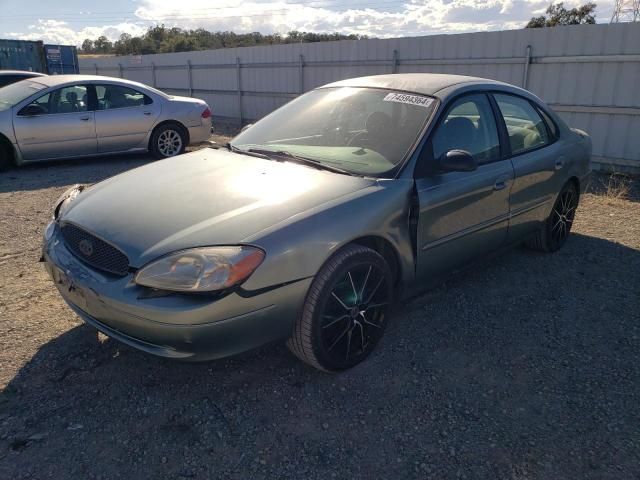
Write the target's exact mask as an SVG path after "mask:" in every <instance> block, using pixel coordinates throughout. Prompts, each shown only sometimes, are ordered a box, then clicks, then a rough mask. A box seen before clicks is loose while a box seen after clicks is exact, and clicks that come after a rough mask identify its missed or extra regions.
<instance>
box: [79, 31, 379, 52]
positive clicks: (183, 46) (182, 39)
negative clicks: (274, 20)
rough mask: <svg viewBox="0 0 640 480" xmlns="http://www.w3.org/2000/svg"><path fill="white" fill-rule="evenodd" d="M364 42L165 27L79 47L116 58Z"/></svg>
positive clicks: (301, 34)
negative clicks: (265, 46)
mask: <svg viewBox="0 0 640 480" xmlns="http://www.w3.org/2000/svg"><path fill="white" fill-rule="evenodd" d="M360 38H367V37H366V36H360V35H343V34H340V33H313V32H298V31H292V32H289V33H288V34H287V35H285V36H282V35H280V34H277V33H276V34H271V35H264V34H262V33H260V32H251V33H240V34H238V33H234V32H228V31H226V32H209V31H207V30H205V29H203V28H199V29H197V30H183V29H181V28H177V27H173V28H167V27H165V26H164V25H156V26H154V27H150V28H149V29H148V30H147V31H146V32H145V33H144V34H143V35H141V36H138V37H132V36H131V35H129V34H128V33H123V34H122V35H120V38H119V39H118V40H116V41H115V43H113V44H112V43H111V42H110V41H109V39H108V38H107V37H105V36H101V37H99V38H97V39H95V40H91V39H86V40H85V41H84V42H83V43H82V51H83V52H84V53H115V54H116V55H142V54H150V53H166V52H189V51H193V50H213V49H217V48H232V47H247V46H253V45H280V44H284V43H307V42H327V41H331V40H345V39H349V40H357V39H360Z"/></svg>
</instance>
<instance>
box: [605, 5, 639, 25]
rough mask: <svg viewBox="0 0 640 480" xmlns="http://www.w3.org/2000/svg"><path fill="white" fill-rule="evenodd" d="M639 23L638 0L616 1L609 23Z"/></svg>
mask: <svg viewBox="0 0 640 480" xmlns="http://www.w3.org/2000/svg"><path fill="white" fill-rule="evenodd" d="M621 22H640V0H616V6H615V8H614V10H613V15H612V16H611V23H621Z"/></svg>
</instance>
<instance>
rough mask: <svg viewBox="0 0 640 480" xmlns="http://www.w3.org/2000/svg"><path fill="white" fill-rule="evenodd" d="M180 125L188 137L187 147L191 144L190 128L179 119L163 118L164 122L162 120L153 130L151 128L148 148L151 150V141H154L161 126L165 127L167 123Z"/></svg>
mask: <svg viewBox="0 0 640 480" xmlns="http://www.w3.org/2000/svg"><path fill="white" fill-rule="evenodd" d="M171 124H173V125H178V127H180V128H181V129H182V131H183V133H184V135H185V137H186V142H185V147H187V146H188V145H189V142H190V139H189V129H188V128H187V127H186V126H185V125H184V124H183V123H182V122H180V121H179V120H163V121H162V122H160V123H159V124H158V125H156V126H155V127H153V130H151V134H150V135H149V142H148V144H147V148H148V149H149V151H151V148H152V146H151V142H152V141H153V136H154V135H155V133H156V131H157V130H158V129H159V128H161V127H164V126H165V125H171Z"/></svg>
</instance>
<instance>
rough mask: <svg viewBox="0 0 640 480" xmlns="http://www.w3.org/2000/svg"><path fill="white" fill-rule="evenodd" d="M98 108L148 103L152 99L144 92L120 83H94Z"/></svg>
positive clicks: (127, 106)
mask: <svg viewBox="0 0 640 480" xmlns="http://www.w3.org/2000/svg"><path fill="white" fill-rule="evenodd" d="M96 95H97V97H98V110H113V109H116V108H131V107H140V106H143V105H150V104H151V103H153V100H151V98H150V97H149V96H147V95H145V94H144V93H141V92H139V91H137V90H134V89H133V88H129V87H125V86H122V85H96Z"/></svg>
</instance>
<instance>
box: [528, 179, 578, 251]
mask: <svg viewBox="0 0 640 480" xmlns="http://www.w3.org/2000/svg"><path fill="white" fill-rule="evenodd" d="M578 200H579V194H578V189H577V188H576V186H575V184H574V183H573V182H567V183H566V184H565V185H564V187H562V190H560V193H559V194H558V197H557V198H556V202H555V204H554V205H553V209H552V210H551V213H550V214H549V218H547V220H546V221H545V222H544V225H543V227H542V228H541V229H540V230H538V231H537V232H536V234H535V236H534V237H533V238H531V239H530V240H528V241H527V243H526V245H527V247H529V248H531V249H532V250H537V251H539V252H547V253H550V252H555V251H557V250H560V248H562V246H563V245H564V244H565V242H566V241H567V238H569V233H571V226H572V225H573V219H574V217H575V214H576V208H578Z"/></svg>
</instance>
